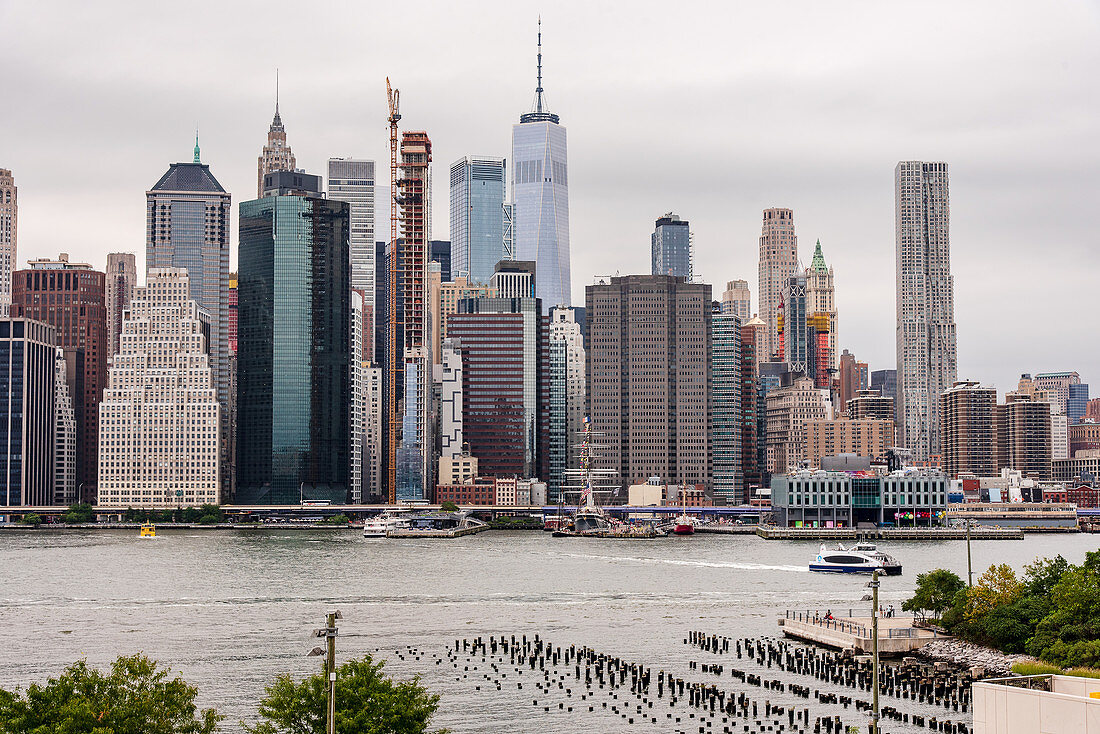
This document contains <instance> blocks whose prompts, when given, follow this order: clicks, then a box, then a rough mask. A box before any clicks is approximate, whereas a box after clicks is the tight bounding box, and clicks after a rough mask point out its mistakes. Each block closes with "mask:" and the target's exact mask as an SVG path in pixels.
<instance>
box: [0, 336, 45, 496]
mask: <svg viewBox="0 0 1100 734" xmlns="http://www.w3.org/2000/svg"><path fill="white" fill-rule="evenodd" d="M55 338H56V330H55V329H54V327H52V326H50V325H49V324H47V323H44V322H42V321H36V320H33V319H26V318H6V317H0V400H2V402H0V408H2V409H0V507H12V506H18V505H39V506H40V505H49V504H51V503H52V502H53V500H54V445H53V444H54V379H55V377H54V370H55V363H54V339H55Z"/></svg>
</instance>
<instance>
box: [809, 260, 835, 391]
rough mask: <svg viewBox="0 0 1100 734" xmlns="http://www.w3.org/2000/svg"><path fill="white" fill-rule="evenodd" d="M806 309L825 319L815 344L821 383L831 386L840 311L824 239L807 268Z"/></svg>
mask: <svg viewBox="0 0 1100 734" xmlns="http://www.w3.org/2000/svg"><path fill="white" fill-rule="evenodd" d="M806 312H807V313H810V314H813V316H815V317H816V318H817V321H818V322H820V321H822V320H824V323H819V325H818V328H817V329H816V331H815V337H816V342H817V343H815V344H814V346H813V348H814V349H815V350H816V355H817V360H816V362H817V366H816V370H817V386H818V387H828V386H829V378H830V376H831V375H832V373H833V370H834V369H835V368H836V360H837V354H838V343H837V338H838V337H837V312H836V298H835V296H834V288H833V269H832V268H831V267H829V266H827V265H826V264H825V255H824V254H823V253H822V252H821V240H818V241H817V248H816V249H815V250H814V258H813V261H812V262H811V263H810V267H809V268H808V269H807V270H806Z"/></svg>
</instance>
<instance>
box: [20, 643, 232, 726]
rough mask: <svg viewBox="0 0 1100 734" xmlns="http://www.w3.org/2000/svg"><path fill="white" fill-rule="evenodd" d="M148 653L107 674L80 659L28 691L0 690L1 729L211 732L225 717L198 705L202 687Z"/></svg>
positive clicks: (119, 661) (117, 662) (121, 662)
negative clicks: (161, 665)
mask: <svg viewBox="0 0 1100 734" xmlns="http://www.w3.org/2000/svg"><path fill="white" fill-rule="evenodd" d="M168 673H169V671H168V670H167V669H159V670H158V669H157V664H156V663H155V662H154V661H152V660H150V659H149V658H147V657H145V656H144V655H134V656H131V657H120V658H118V659H117V660H115V662H114V663H112V664H111V669H110V671H109V672H107V673H103V672H101V671H99V670H97V669H95V668H90V667H88V664H87V663H86V662H85V661H83V660H81V661H78V662H76V663H73V664H72V665H70V666H69V667H68V668H66V669H65V672H64V673H62V674H61V676H60V677H58V678H50V679H49V680H48V681H47V682H46V684H45V685H44V686H41V685H38V684H37V683H33V684H31V686H30V687H29V688H28V689H27V691H26V693H25V694H24V693H21V692H20V691H19V690H16V691H14V692H8V691H5V690H3V689H0V733H2V734H54V733H57V734H208V733H209V732H214V731H216V730H217V726H218V721H219V720H220V719H221V718H222V717H221V716H219V715H218V713H217V712H216V711H214V710H213V709H204V710H202V711H199V710H198V709H197V708H196V706H195V696H196V695H197V694H198V690H197V689H195V688H193V687H191V686H189V685H187V683H186V682H185V681H184V680H183V679H182V678H180V677H178V676H177V677H175V678H172V679H169V678H168Z"/></svg>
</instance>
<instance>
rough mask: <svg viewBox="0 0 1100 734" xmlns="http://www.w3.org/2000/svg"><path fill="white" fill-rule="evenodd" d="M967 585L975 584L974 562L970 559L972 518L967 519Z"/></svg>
mask: <svg viewBox="0 0 1100 734" xmlns="http://www.w3.org/2000/svg"><path fill="white" fill-rule="evenodd" d="M966 585H967V586H973V585H974V563H973V562H972V561H971V560H970V519H969V518H967V521H966Z"/></svg>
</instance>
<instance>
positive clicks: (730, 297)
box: [722, 280, 753, 325]
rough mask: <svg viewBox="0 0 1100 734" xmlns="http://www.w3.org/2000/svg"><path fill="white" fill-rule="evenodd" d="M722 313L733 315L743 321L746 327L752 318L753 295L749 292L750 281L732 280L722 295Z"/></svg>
mask: <svg viewBox="0 0 1100 734" xmlns="http://www.w3.org/2000/svg"><path fill="white" fill-rule="evenodd" d="M722 313H731V314H733V315H734V316H736V317H737V318H739V319H741V324H742V325H744V324H745V323H746V322H747V321H748V320H749V319H750V318H752V316H753V313H752V295H751V293H750V292H749V281H747V280H731V281H728V282H727V283H726V290H725V291H724V292H723V293H722Z"/></svg>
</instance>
